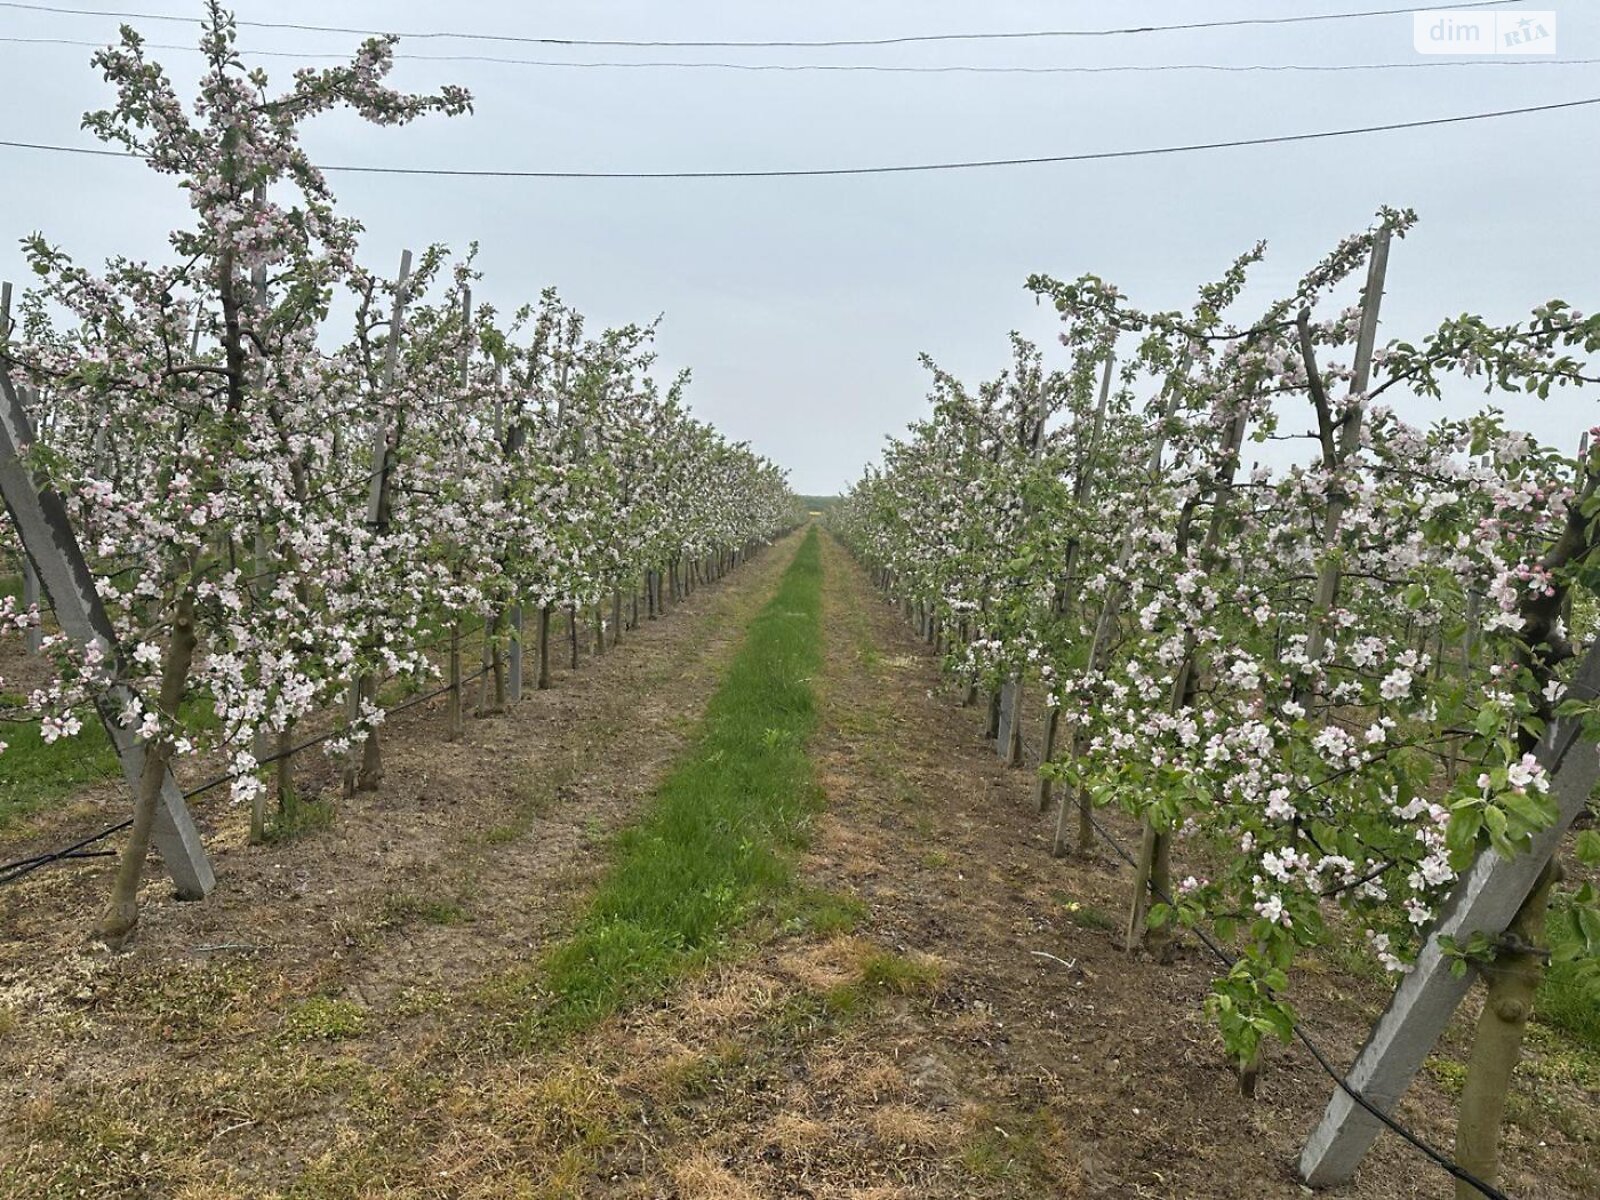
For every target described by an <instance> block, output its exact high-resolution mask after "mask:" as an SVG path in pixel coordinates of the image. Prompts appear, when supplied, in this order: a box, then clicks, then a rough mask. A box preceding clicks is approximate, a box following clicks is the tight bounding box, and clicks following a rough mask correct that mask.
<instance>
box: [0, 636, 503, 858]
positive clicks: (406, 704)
mask: <svg viewBox="0 0 1600 1200" xmlns="http://www.w3.org/2000/svg"><path fill="white" fill-rule="evenodd" d="M489 670H490V668H488V667H483V668H481V669H479V670H477V671H475V672H473V673H472V674H471V675H465V676H463V677H462V679H461V686H462V687H463V688H465V687H466V686H467V684H469V683H475V682H477V681H478V680H479V679H482V678H483V677H484V676H485V675H487V674H488V673H489ZM453 686H454V685H453V684H448V683H447V684H445V685H444V686H443V687H438V688H435V689H433V690H432V691H430V692H424V693H422V694H421V695H419V696H413V697H411V698H410V699H409V700H404V701H402V702H401V703H399V704H396V705H393V706H391V707H389V708H386V709H384V710H383V713H384V716H385V717H392V716H394V715H395V714H397V713H402V712H405V711H406V710H407V709H408V708H415V707H416V706H417V705H419V704H425V703H427V702H428V701H429V700H436V699H438V698H439V697H440V696H442V695H444V694H445V693H446V692H448V691H449V690H450V689H451V688H452V687H453ZM345 732H347V731H346V730H345V728H344V727H343V726H339V727H336V728H334V729H330V730H328V731H327V732H326V733H320V734H318V735H317V736H316V737H313V738H308V739H306V740H305V741H303V742H300V743H298V744H297V745H294V746H291V747H290V748H289V749H288V750H280V751H279V752H278V753H276V754H269V755H268V756H267V757H266V758H262V759H258V760H257V761H256V766H257V767H266V766H271V765H272V764H273V763H276V762H278V761H280V760H281V759H285V758H289V757H292V756H293V755H296V754H299V753H300V752H301V751H303V750H309V749H311V748H312V747H314V746H320V745H321V744H322V743H323V742H326V741H331V740H332V739H333V738H335V737H338V736H339V735H340V734H342V733H345ZM238 777H239V773H238V772H237V771H230V772H228V773H227V774H224V775H218V776H215V777H214V778H211V779H207V780H206V781H205V782H204V783H199V784H196V785H195V786H194V787H192V788H190V789H189V790H188V791H186V792H184V793H183V798H184V799H185V800H192V799H194V798H195V797H196V796H199V795H201V794H203V793H205V792H209V791H211V790H212V789H213V788H219V787H221V786H222V785H223V784H225V783H232V782H233V781H234V780H235V779H237V778H238ZM132 824H133V818H132V817H129V818H128V819H126V820H124V821H118V822H117V823H116V824H115V825H110V826H107V827H106V828H105V829H102V830H101V831H100V832H99V833H96V834H93V835H91V836H89V837H86V838H84V839H83V840H82V841H77V842H74V843H72V845H70V846H68V847H66V848H65V849H62V850H53V851H50V852H49V853H46V854H36V855H34V856H33V857H31V858H20V859H17V860H16V861H15V862H8V863H6V864H4V865H3V866H0V886H3V885H5V884H8V883H15V882H16V881H17V880H19V879H21V878H23V877H24V876H25V875H31V874H33V872H35V871H37V870H39V869H40V868H41V867H47V866H49V865H50V864H51V863H56V862H62V861H64V860H66V859H72V858H103V857H107V856H109V855H111V854H113V853H114V851H104V852H99V851H97V852H95V853H93V854H84V853H81V852H82V851H83V850H85V849H86V848H87V847H89V846H92V845H94V844H95V843H96V842H102V841H104V840H105V839H106V838H108V837H111V836H112V835H113V834H117V833H121V832H122V831H123V830H124V829H127V828H128V827H129V826H130V825H132Z"/></svg>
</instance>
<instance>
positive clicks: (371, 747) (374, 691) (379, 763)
mask: <svg viewBox="0 0 1600 1200" xmlns="http://www.w3.org/2000/svg"><path fill="white" fill-rule="evenodd" d="M359 694H360V697H361V705H362V707H366V706H368V705H371V706H372V707H374V708H376V707H377V704H378V677H377V676H376V675H370V674H369V675H365V676H363V677H362V679H361V688H360V693H359ZM357 711H358V712H359V711H360V709H357ZM381 782H383V745H382V743H381V742H380V741H379V739H378V726H376V725H374V726H373V727H372V728H371V729H370V730H368V731H367V740H366V742H365V743H363V745H362V747H361V771H360V773H359V774H358V775H357V776H356V790H357V791H361V792H372V791H376V790H377V788H378V784H380V783H381Z"/></svg>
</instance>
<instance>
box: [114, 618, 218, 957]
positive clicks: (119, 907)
mask: <svg viewBox="0 0 1600 1200" xmlns="http://www.w3.org/2000/svg"><path fill="white" fill-rule="evenodd" d="M195 641H196V639H195V631H194V591H193V589H192V586H185V588H184V590H183V592H182V593H181V594H180V595H179V596H178V605H177V609H176V611H175V612H174V614H173V618H172V636H171V637H170V638H169V639H168V641H167V649H166V654H165V655H164V656H163V661H162V663H161V715H162V718H163V719H164V720H172V719H175V718H176V717H177V714H178V710H179V708H180V707H181V706H182V704H183V697H184V693H185V692H186V691H187V690H188V685H189V667H190V665H191V664H192V663H193V661H194V649H195ZM171 761H172V736H171V733H170V730H169V731H167V732H163V733H162V734H161V736H160V737H158V738H156V740H155V741H154V742H151V743H150V744H149V745H147V746H146V747H145V755H144V768H143V770H142V771H141V772H140V774H139V793H138V795H137V796H136V797H135V799H134V806H133V828H132V830H131V831H130V832H129V834H128V844H127V845H126V846H124V847H123V849H122V858H121V860H120V861H119V862H118V864H117V876H116V879H115V881H114V882H113V883H112V885H111V901H110V903H109V904H108V905H107V906H106V911H105V915H104V916H102V917H101V918H100V926H99V929H98V931H97V932H98V934H99V937H100V939H101V940H102V941H104V942H105V944H106V945H107V946H109V947H111V949H113V950H121V949H123V948H124V947H125V946H126V945H127V944H128V941H129V939H130V938H132V937H133V931H134V929H135V928H136V927H137V926H138V924H139V880H140V879H141V878H142V877H143V875H144V862H145V859H146V858H147V857H148V856H149V854H150V831H151V830H152V829H153V828H154V827H155V821H156V804H157V802H158V801H159V800H160V798H161V787H162V785H163V784H164V783H165V782H166V778H167V767H168V765H169V764H170V763H171Z"/></svg>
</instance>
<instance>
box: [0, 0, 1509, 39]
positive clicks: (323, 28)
mask: <svg viewBox="0 0 1600 1200" xmlns="http://www.w3.org/2000/svg"><path fill="white" fill-rule="evenodd" d="M1518 2H1519V0H1473V2H1471V3H1465V4H1455V5H1453V6H1452V7H1453V9H1455V10H1458V11H1459V10H1466V9H1474V8H1491V7H1504V5H1505V4H1506V3H1518ZM0 8H11V9H19V10H22V11H26V12H43V13H53V14H56V15H60V16H75V17H116V18H119V19H121V20H133V21H168V22H176V23H180V24H185V25H197V24H199V23H200V19H199V18H197V17H180V16H176V15H174V14H172V13H144V12H112V11H108V10H106V9H96V8H65V7H58V6H55V5H49V4H25V3H13V2H10V0H0ZM1425 9H1426V6H1424V5H1408V6H1406V7H1404V8H1369V9H1362V10H1358V11H1355V12H1334V13H1306V14H1301V15H1297V16H1288V17H1235V18H1232V19H1228V20H1216V21H1185V22H1182V23H1178V24H1171V25H1128V26H1120V27H1113V28H1107V29H1037V30H1019V31H1015V32H990V33H920V34H903V35H900V36H896V37H882V38H826V39H819V40H812V41H786V40H770V41H665V40H662V41H639V40H632V39H622V38H554V37H530V36H526V35H517V34H508V33H467V32H459V31H446V30H413V31H411V32H409V33H400V34H399V36H400V37H402V38H411V39H413V40H416V41H437V40H446V39H454V40H460V41H473V42H510V43H517V44H521V45H538V46H608V47H627V48H629V49H661V48H666V47H671V48H677V49H702V50H712V49H733V48H742V49H762V50H774V49H840V48H845V47H857V46H906V45H913V44H926V43H931V42H988V41H1025V40H1034V39H1052V38H1101V37H1121V36H1125V35H1133V34H1148V33H1178V32H1187V31H1191V30H1199V29H1239V28H1243V27H1247V26H1272V25H1306V24H1311V23H1313V22H1323V21H1350V20H1360V19H1366V18H1370V17H1392V16H1401V15H1409V14H1411V13H1415V12H1419V11H1425ZM235 23H236V24H237V25H238V26H239V27H240V28H241V29H244V28H249V29H292V30H298V31H301V32H305V33H344V34H355V35H358V36H362V37H370V36H373V35H374V34H376V33H379V32H383V31H378V30H371V29H356V28H353V27H350V26H345V25H312V24H306V23H302V22H294V21H246V20H239V21H236V22H235ZM390 32H395V31H390Z"/></svg>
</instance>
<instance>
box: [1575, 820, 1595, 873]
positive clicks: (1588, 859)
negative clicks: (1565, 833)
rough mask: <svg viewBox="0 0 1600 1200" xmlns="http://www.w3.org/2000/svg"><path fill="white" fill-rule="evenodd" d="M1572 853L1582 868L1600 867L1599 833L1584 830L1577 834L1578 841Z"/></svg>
mask: <svg viewBox="0 0 1600 1200" xmlns="http://www.w3.org/2000/svg"><path fill="white" fill-rule="evenodd" d="M1573 851H1574V852H1575V853H1576V854H1577V856H1578V861H1579V862H1581V863H1582V864H1583V865H1584V866H1586V867H1600V831H1597V830H1593V829H1585V830H1584V831H1583V832H1582V833H1580V834H1578V841H1577V844H1576V845H1575V846H1574V847H1573Z"/></svg>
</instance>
